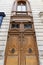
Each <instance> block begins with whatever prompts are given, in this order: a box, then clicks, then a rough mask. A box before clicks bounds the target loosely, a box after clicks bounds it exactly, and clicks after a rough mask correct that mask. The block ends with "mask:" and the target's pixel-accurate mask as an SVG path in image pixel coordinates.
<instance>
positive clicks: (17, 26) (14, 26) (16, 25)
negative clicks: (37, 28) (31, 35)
mask: <svg viewBox="0 0 43 65" xmlns="http://www.w3.org/2000/svg"><path fill="white" fill-rule="evenodd" d="M11 28H19V24H16V23H15V24H14V23H13V24H12V25H11Z"/></svg>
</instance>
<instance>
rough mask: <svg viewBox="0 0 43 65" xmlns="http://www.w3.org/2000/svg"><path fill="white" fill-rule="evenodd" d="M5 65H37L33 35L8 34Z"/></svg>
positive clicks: (36, 52)
mask: <svg viewBox="0 0 43 65" xmlns="http://www.w3.org/2000/svg"><path fill="white" fill-rule="evenodd" d="M5 65H38V49H37V44H36V40H35V37H34V35H28V34H23V33H20V34H9V36H8V40H7V45H6V52H5Z"/></svg>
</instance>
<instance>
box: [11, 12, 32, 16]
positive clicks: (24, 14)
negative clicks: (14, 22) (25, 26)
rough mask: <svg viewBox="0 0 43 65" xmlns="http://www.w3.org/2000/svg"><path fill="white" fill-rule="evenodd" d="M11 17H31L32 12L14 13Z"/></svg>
mask: <svg viewBox="0 0 43 65" xmlns="http://www.w3.org/2000/svg"><path fill="white" fill-rule="evenodd" d="M11 16H31V17H32V12H31V11H12V13H11Z"/></svg>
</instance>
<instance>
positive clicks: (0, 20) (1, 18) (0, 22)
mask: <svg viewBox="0 0 43 65" xmlns="http://www.w3.org/2000/svg"><path fill="white" fill-rule="evenodd" d="M2 20H3V16H0V26H1V24H2Z"/></svg>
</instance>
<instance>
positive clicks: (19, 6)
mask: <svg viewBox="0 0 43 65" xmlns="http://www.w3.org/2000/svg"><path fill="white" fill-rule="evenodd" d="M17 11H26V2H25V1H18V3H17Z"/></svg>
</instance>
